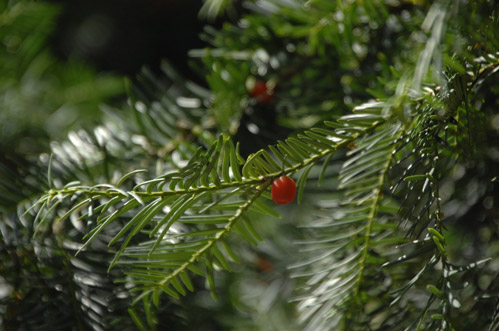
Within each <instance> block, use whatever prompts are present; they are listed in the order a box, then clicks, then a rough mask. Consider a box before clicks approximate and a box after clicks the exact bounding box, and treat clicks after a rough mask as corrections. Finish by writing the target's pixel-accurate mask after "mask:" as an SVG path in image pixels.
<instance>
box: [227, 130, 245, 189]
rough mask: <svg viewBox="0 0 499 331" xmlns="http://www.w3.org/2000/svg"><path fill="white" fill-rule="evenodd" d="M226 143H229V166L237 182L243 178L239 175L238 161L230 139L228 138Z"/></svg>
mask: <svg viewBox="0 0 499 331" xmlns="http://www.w3.org/2000/svg"><path fill="white" fill-rule="evenodd" d="M228 144H229V154H230V168H231V170H232V175H233V176H234V178H235V180H236V181H237V182H242V180H243V178H242V177H241V172H240V170H239V161H238V158H237V155H236V151H235V149H234V144H233V143H232V140H230V139H229V140H228Z"/></svg>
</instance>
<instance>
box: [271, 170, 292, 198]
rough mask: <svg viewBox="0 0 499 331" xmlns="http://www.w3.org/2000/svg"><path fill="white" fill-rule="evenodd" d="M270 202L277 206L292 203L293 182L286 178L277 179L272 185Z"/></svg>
mask: <svg viewBox="0 0 499 331" xmlns="http://www.w3.org/2000/svg"><path fill="white" fill-rule="evenodd" d="M271 192H272V200H274V202H275V203H277V204H279V205H285V204H287V203H290V202H291V201H293V199H294V198H295V195H296V184H295V181H294V180H292V179H291V178H289V177H288V176H281V177H279V178H277V179H276V180H275V181H274V183H273V184H272V190H271Z"/></svg>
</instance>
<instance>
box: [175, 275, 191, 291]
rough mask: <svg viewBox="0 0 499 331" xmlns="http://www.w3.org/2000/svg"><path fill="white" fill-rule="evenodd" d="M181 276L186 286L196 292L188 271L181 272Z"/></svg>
mask: <svg viewBox="0 0 499 331" xmlns="http://www.w3.org/2000/svg"><path fill="white" fill-rule="evenodd" d="M179 276H180V279H181V280H182V283H183V284H184V285H185V287H186V288H187V289H188V290H189V291H191V292H194V286H193V285H192V282H191V279H190V278H189V275H188V274H187V271H184V272H181V273H180V275H179Z"/></svg>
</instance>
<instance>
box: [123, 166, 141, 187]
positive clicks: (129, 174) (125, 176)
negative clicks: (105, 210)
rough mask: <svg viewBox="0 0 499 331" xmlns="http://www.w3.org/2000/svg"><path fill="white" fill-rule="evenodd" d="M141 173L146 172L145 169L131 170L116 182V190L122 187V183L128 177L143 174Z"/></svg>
mask: <svg viewBox="0 0 499 331" xmlns="http://www.w3.org/2000/svg"><path fill="white" fill-rule="evenodd" d="M143 172H147V170H146V169H137V170H133V171H131V172H129V173H127V174H125V175H123V177H121V178H120V180H119V181H118V184H117V185H116V187H117V188H119V187H120V186H121V185H123V183H124V182H125V181H126V180H127V179H128V178H130V177H132V176H134V175H136V174H140V173H143Z"/></svg>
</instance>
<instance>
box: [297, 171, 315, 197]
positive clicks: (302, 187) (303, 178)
mask: <svg viewBox="0 0 499 331" xmlns="http://www.w3.org/2000/svg"><path fill="white" fill-rule="evenodd" d="M313 166H314V164H313V163H310V164H309V165H308V166H307V167H306V168H305V169H303V171H302V172H301V174H300V178H298V182H297V183H296V186H297V187H298V199H297V200H298V204H300V203H301V200H302V198H303V192H304V191H305V183H306V182H307V177H308V174H309V173H310V170H312V167H313Z"/></svg>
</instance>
